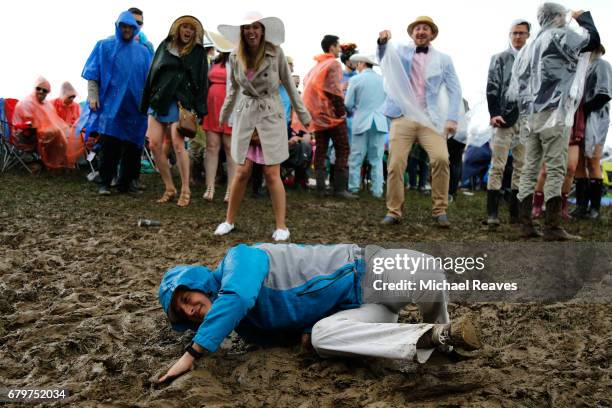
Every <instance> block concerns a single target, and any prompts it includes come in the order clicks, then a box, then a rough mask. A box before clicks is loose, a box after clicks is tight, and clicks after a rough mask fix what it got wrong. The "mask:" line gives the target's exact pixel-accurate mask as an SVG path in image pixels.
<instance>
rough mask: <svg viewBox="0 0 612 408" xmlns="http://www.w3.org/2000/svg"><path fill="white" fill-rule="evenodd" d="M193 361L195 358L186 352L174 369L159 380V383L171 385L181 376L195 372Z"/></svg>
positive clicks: (171, 368)
mask: <svg viewBox="0 0 612 408" xmlns="http://www.w3.org/2000/svg"><path fill="white" fill-rule="evenodd" d="M193 360H194V358H193V356H192V355H191V354H189V353H187V352H186V353H185V354H183V356H182V357H181V358H180V359H179V360H178V361H177V362H176V363H174V365H173V366H172V367H170V369H169V370H168V372H167V373H166V374H164V375H163V376H161V377H160V378H159V379H158V380H157V383H158V384H170V383H171V382H172V381H174V380H175V379H177V378H179V377H180V376H181V375H183V374H185V373H186V372H188V371H191V370H193Z"/></svg>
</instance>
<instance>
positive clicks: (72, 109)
mask: <svg viewBox="0 0 612 408" xmlns="http://www.w3.org/2000/svg"><path fill="white" fill-rule="evenodd" d="M72 95H74V96H76V90H75V89H74V87H73V86H72V84H71V83H70V82H64V83H63V84H62V90H61V92H60V96H59V98H56V99H54V100H52V101H51V102H52V103H53V106H54V107H55V112H56V113H57V116H59V117H60V118H62V119H64V122H66V123H67V124H69V125H70V126H74V125H75V124H76V122H77V121H78V120H79V117H80V116H81V107H80V106H79V104H78V103H76V102H74V100H72V101H70V102H69V103H68V104H67V105H66V99H67V98H68V97H69V96H72Z"/></svg>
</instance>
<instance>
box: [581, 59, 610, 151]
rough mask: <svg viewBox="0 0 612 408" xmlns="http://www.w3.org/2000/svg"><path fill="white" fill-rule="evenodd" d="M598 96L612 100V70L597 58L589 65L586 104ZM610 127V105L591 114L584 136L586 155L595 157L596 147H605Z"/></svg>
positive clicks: (588, 117)
mask: <svg viewBox="0 0 612 408" xmlns="http://www.w3.org/2000/svg"><path fill="white" fill-rule="evenodd" d="M597 95H606V96H607V97H608V98H612V68H611V67H610V64H609V63H608V62H607V61H604V60H602V59H601V58H597V59H595V60H593V61H592V62H591V64H590V65H589V70H588V73H587V79H586V89H585V95H584V102H585V103H589V102H591V101H592V100H593V99H594V98H595V96H597ZM609 127H610V103H609V102H608V103H606V104H605V106H604V107H603V108H601V109H599V110H596V111H594V112H591V113H589V115H588V116H587V120H586V130H585V136H584V154H585V155H586V156H587V157H593V153H594V152H595V146H597V145H602V146H603V145H605V143H606V136H607V134H608V129H609Z"/></svg>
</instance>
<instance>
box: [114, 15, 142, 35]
mask: <svg viewBox="0 0 612 408" xmlns="http://www.w3.org/2000/svg"><path fill="white" fill-rule="evenodd" d="M120 23H123V24H125V25H129V26H132V27H134V37H136V36H137V35H138V33H139V32H140V26H139V25H138V23H137V22H136V19H135V18H134V16H133V15H132V13H130V12H129V11H124V12H123V13H121V14H120V15H119V18H118V19H117V21H116V22H115V38H117V40H121V41H123V37H122V36H121V29H120V28H119V24H120ZM134 37H132V39H134Z"/></svg>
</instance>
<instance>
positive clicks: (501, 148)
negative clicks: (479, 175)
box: [487, 123, 525, 190]
mask: <svg viewBox="0 0 612 408" xmlns="http://www.w3.org/2000/svg"><path fill="white" fill-rule="evenodd" d="M519 131H520V127H519V124H518V123H516V124H515V125H514V126H512V127H509V128H497V129H496V130H495V136H494V137H493V144H492V146H491V150H492V154H493V157H492V158H491V170H489V181H488V182H487V189H488V190H499V189H501V186H502V180H503V178H504V169H505V168H506V162H507V161H508V152H509V151H510V146H511V145H512V140H513V139H514V138H515V137H516V136H518V133H519ZM524 162H525V146H523V145H522V144H519V145H517V146H515V147H514V148H512V189H513V190H518V188H519V181H520V179H521V172H522V170H523V163H524Z"/></svg>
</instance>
